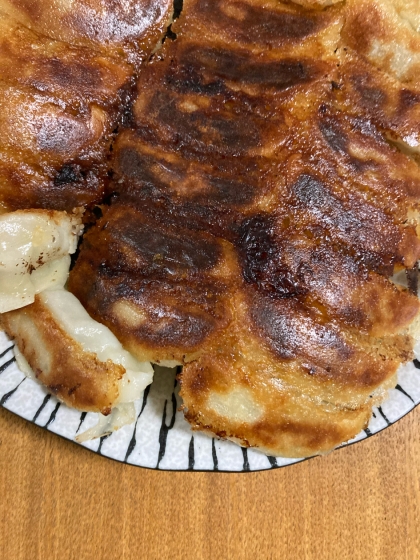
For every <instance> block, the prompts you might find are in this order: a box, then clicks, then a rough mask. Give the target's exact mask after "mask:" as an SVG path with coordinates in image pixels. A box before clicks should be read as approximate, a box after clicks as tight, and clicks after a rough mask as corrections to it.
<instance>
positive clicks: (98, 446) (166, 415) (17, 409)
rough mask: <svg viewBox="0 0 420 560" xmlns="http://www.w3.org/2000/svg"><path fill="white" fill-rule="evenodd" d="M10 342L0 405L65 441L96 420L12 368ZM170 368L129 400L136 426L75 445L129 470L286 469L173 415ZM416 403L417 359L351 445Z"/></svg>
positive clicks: (1, 349) (0, 353) (175, 401)
mask: <svg viewBox="0 0 420 560" xmlns="http://www.w3.org/2000/svg"><path fill="white" fill-rule="evenodd" d="M12 349H13V345H12V344H11V343H10V341H9V340H8V339H7V337H6V336H5V335H4V334H3V333H0V406H3V407H4V408H6V409H8V410H10V411H11V412H14V413H16V414H18V415H19V416H21V417H23V418H25V419H26V420H29V421H30V422H33V423H35V424H37V425H38V426H40V427H43V428H45V429H47V430H49V431H52V432H54V433H56V434H58V435H60V436H63V437H65V438H67V439H70V440H74V437H75V436H76V435H77V434H80V433H82V432H83V431H85V430H86V429H88V428H89V427H91V426H92V425H94V424H95V423H96V420H95V416H96V415H94V414H92V413H86V412H82V413H80V412H78V411H76V410H72V409H69V408H67V407H66V406H65V405H63V404H61V403H60V402H58V401H57V399H56V398H55V397H53V396H51V395H50V394H47V393H46V391H45V390H44V388H43V387H41V386H40V385H39V384H38V383H36V382H34V381H32V380H31V379H27V378H26V377H25V376H24V375H23V373H22V372H21V371H20V370H19V369H18V367H17V365H16V361H15V358H14V356H13V351H12ZM178 392H179V388H178V386H177V382H176V379H175V371H173V370H164V369H163V368H156V373H155V380H154V382H153V384H152V385H151V386H150V387H148V388H147V389H146V391H145V392H144V395H143V398H142V399H141V400H140V401H139V402H137V403H136V421H135V423H134V424H132V425H130V426H125V427H124V428H122V429H121V430H119V431H118V432H114V433H113V434H112V435H110V436H105V437H102V438H99V439H97V440H93V441H90V442H86V443H84V444H82V445H83V446H84V447H86V448H87V449H90V450H91V451H93V452H96V453H98V454H100V455H102V456H104V457H108V458H111V459H115V460H117V461H121V462H125V463H127V464H130V465H135V466H140V467H146V468H152V469H161V470H178V471H217V472H252V471H258V470H266V469H276V468H280V467H285V466H288V465H292V464H294V463H296V462H299V461H301V460H302V459H284V458H281V457H267V456H265V455H262V454H261V453H258V452H256V451H253V450H252V449H245V448H241V447H239V446H237V445H234V444H233V443H231V442H226V441H220V440H217V439H212V438H209V437H207V436H205V435H203V434H201V433H197V432H192V431H191V430H190V427H189V425H188V423H187V422H186V421H185V420H184V418H183V414H182V412H181V411H180V410H179V407H180V405H181V401H180V398H179V394H178ZM419 402H420V362H418V361H417V360H415V361H414V362H413V363H409V364H406V365H405V366H403V367H402V368H401V370H400V372H399V379H398V385H397V386H396V388H395V389H393V390H392V391H390V398H389V399H388V400H387V401H386V402H385V403H383V404H382V406H380V407H378V408H375V409H374V414H373V417H372V420H371V422H370V424H369V427H368V428H366V430H364V431H363V432H361V433H360V434H359V435H358V436H357V437H356V438H355V439H354V440H352V441H351V442H348V443H347V444H344V446H345V445H349V444H352V443H356V442H358V441H361V440H363V439H366V438H368V437H370V436H372V435H373V434H376V433H378V432H380V431H381V430H383V429H385V428H387V427H388V426H390V425H392V424H393V423H394V422H396V421H397V420H399V419H400V418H401V417H402V416H404V415H405V414H407V413H408V412H409V411H410V410H412V409H413V408H414V407H415V406H416V405H417V404H419Z"/></svg>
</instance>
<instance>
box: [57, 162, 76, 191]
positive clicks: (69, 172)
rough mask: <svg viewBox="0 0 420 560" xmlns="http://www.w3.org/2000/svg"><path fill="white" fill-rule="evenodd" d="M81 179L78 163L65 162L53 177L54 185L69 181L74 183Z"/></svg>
mask: <svg viewBox="0 0 420 560" xmlns="http://www.w3.org/2000/svg"><path fill="white" fill-rule="evenodd" d="M81 180H82V173H81V168H80V165H76V164H74V163H66V164H64V165H63V166H62V168H61V169H59V171H58V173H57V175H56V176H55V177H54V184H55V185H57V186H58V185H67V184H69V183H76V182H78V181H81Z"/></svg>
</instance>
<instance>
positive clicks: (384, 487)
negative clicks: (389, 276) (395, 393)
mask: <svg viewBox="0 0 420 560" xmlns="http://www.w3.org/2000/svg"><path fill="white" fill-rule="evenodd" d="M419 422H420V409H417V410H414V411H413V412H411V413H410V414H409V415H408V416H406V417H405V418H404V419H402V420H401V421H400V422H398V423H397V424H396V425H394V426H392V427H391V428H389V429H387V430H385V431H384V432H382V433H380V434H378V435H375V436H374V437H371V438H368V439H367V440H366V441H364V442H362V443H359V444H357V445H353V446H351V447H349V448H348V449H342V450H339V451H336V452H334V453H332V454H331V455H329V456H327V457H318V458H316V459H313V460H311V461H306V462H304V463H302V464H300V465H295V466H293V467H287V468H286V469H280V470H278V471H273V470H271V471H268V472H262V473H248V474H221V473H171V472H166V473H165V472H155V471H149V470H146V469H139V468H136V467H129V466H125V465H122V464H120V463H116V462H114V461H110V460H109V459H105V458H103V457H99V456H97V455H95V454H92V453H91V452H89V451H87V450H85V449H83V448H81V447H80V446H77V445H75V444H73V443H71V442H68V441H65V440H63V439H61V438H59V437H57V436H55V435H53V434H50V433H47V432H46V431H44V430H41V429H40V428H38V427H35V426H33V425H31V424H29V423H27V422H26V421H25V420H23V419H21V418H18V417H16V416H14V415H12V414H10V413H9V412H7V411H6V410H4V409H0V440H1V445H0V495H1V500H0V557H1V558H7V559H13V560H27V559H28V558H31V559H33V560H44V559H45V558H50V559H51V560H59V559H60V558H63V557H64V558H66V560H67V559H68V560H91V559H92V558H98V560H106V559H114V558H118V559H121V560H137V559H138V558H147V559H150V560H158V559H164V558H165V559H166V558H173V559H174V560H183V559H184V558H185V555H186V550H193V551H194V558H196V559H198V560H213V559H217V560H219V559H222V558H223V559H226V560H251V559H258V560H267V559H270V560H280V559H285V560H295V559H296V558H298V559H299V560H319V559H322V560H337V558H340V559H342V560H366V559H367V558H375V559H376V560H395V559H396V558H398V560H400V559H401V560H417V559H419V558H420V534H419V531H418V527H419V525H420V487H419V480H420V440H419V437H418V426H419ZM105 487H106V491H104V488H105Z"/></svg>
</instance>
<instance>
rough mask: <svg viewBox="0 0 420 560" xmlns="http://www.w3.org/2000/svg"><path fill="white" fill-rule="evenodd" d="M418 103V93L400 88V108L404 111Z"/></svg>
mask: <svg viewBox="0 0 420 560" xmlns="http://www.w3.org/2000/svg"><path fill="white" fill-rule="evenodd" d="M419 103H420V94H418V93H416V92H414V91H410V90H409V89H401V91H400V109H401V111H405V110H407V109H411V108H413V107H415V106H416V105H418V104H419Z"/></svg>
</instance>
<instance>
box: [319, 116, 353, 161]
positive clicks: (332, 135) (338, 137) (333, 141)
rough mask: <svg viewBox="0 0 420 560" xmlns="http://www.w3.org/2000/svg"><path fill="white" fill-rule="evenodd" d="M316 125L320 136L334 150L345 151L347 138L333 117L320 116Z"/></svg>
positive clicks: (346, 149)
mask: <svg viewBox="0 0 420 560" xmlns="http://www.w3.org/2000/svg"><path fill="white" fill-rule="evenodd" d="M318 126H319V129H320V131H321V133H322V136H323V137H324V139H325V140H326V142H327V143H328V145H329V146H330V147H331V148H332V149H333V150H334V151H335V152H341V153H347V151H348V138H347V136H346V135H345V134H344V132H343V131H342V130H341V128H340V126H339V124H338V122H337V121H336V120H334V118H333V117H323V118H321V119H320V121H319V125H318Z"/></svg>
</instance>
